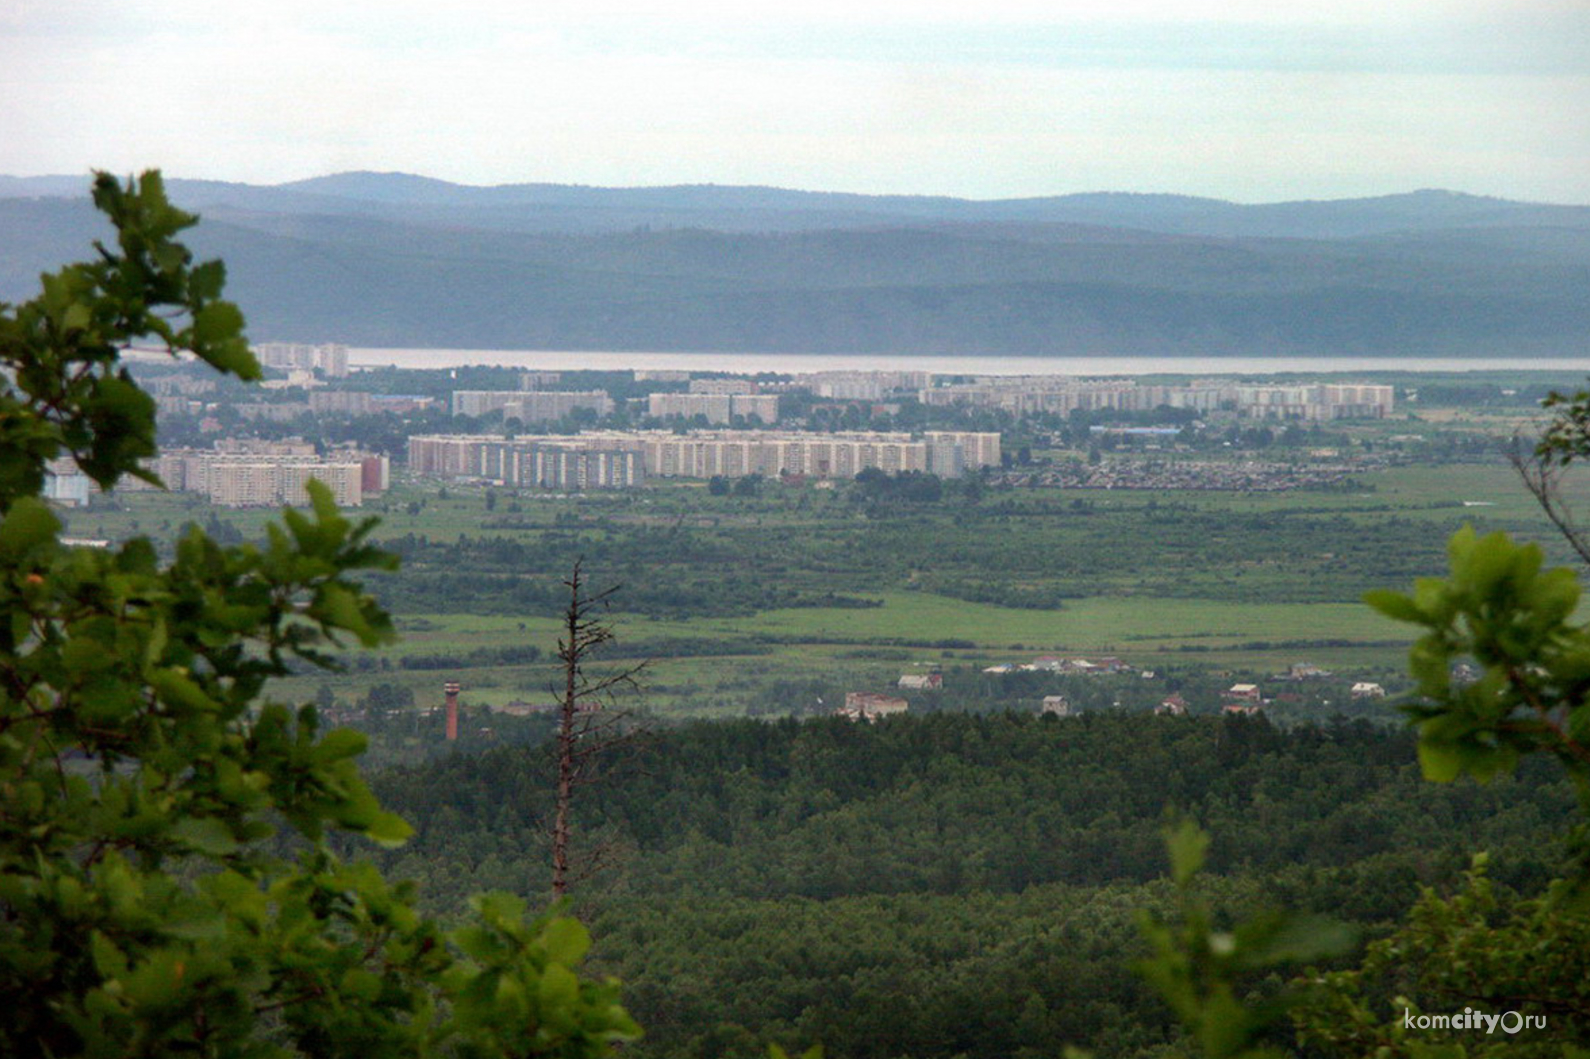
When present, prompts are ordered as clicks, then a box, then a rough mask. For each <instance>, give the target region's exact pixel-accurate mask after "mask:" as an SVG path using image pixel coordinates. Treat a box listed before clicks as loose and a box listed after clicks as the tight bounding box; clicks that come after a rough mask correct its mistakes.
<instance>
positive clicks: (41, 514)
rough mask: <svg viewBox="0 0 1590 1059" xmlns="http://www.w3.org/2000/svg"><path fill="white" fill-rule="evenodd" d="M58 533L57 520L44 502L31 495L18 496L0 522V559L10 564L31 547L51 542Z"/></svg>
mask: <svg viewBox="0 0 1590 1059" xmlns="http://www.w3.org/2000/svg"><path fill="white" fill-rule="evenodd" d="M60 532H61V521H60V519H58V518H56V517H55V515H54V514H52V513H51V512H50V509H49V508H48V507H47V506H46V505H45V503H44V501H42V500H40V499H38V498H37V497H32V496H25V497H22V498H20V499H18V500H17V502H16V503H15V504H12V505H11V510H10V511H8V512H7V513H6V517H5V520H4V521H3V522H0V560H3V561H5V562H9V563H14V562H16V561H17V559H19V558H20V557H21V556H23V555H25V554H27V553H28V552H29V551H32V550H33V549H34V548H37V547H39V546H40V545H42V544H47V543H49V542H51V541H53V540H54V539H55V536H56V534H58V533H60Z"/></svg>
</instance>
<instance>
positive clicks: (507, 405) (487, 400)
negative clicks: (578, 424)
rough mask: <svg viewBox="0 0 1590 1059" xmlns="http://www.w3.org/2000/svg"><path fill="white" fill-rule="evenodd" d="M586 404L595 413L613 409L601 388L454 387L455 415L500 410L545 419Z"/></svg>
mask: <svg viewBox="0 0 1590 1059" xmlns="http://www.w3.org/2000/svg"><path fill="white" fill-rule="evenodd" d="M580 408H589V409H591V410H593V411H595V412H596V414H597V415H603V416H605V415H608V414H609V413H611V412H612V411H613V399H612V398H611V397H609V396H607V394H606V392H604V391H602V390H454V391H453V414H454V415H455V416H483V415H486V414H487V413H490V412H501V413H502V417H503V418H504V419H517V420H519V422H521V423H549V422H552V421H553V420H556V419H562V418H563V417H564V416H566V415H568V414H569V413H570V412H573V411H575V410H576V409H580Z"/></svg>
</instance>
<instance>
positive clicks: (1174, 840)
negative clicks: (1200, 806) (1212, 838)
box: [1165, 820, 1209, 886]
mask: <svg viewBox="0 0 1590 1059" xmlns="http://www.w3.org/2000/svg"><path fill="white" fill-rule="evenodd" d="M1165 848H1166V851H1167V852H1169V854H1170V874H1171V878H1172V879H1174V880H1175V881H1176V885H1177V886H1186V885H1187V884H1188V883H1190V882H1192V878H1193V876H1194V875H1197V874H1198V872H1200V871H1201V870H1203V866H1204V857H1205V855H1206V854H1207V853H1208V852H1209V834H1208V832H1206V831H1204V829H1203V828H1201V827H1199V826H1198V825H1197V824H1196V823H1194V822H1193V821H1191V820H1183V821H1182V822H1181V823H1179V824H1177V825H1176V826H1175V827H1174V828H1172V829H1171V830H1169V831H1167V832H1166V833H1165Z"/></svg>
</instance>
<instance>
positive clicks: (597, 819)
mask: <svg viewBox="0 0 1590 1059" xmlns="http://www.w3.org/2000/svg"><path fill="white" fill-rule="evenodd" d="M1544 765H1545V763H1543V762H1530V763H1526V766H1525V767H1524V768H1523V769H1522V770H1521V771H1520V772H1519V774H1518V775H1517V776H1516V777H1511V778H1504V779H1501V780H1498V781H1497V782H1495V783H1494V784H1492V785H1490V786H1486V787H1481V786H1477V785H1475V784H1471V783H1458V784H1447V785H1438V784H1431V783H1428V782H1425V781H1423V780H1422V779H1421V778H1420V777H1419V774H1418V767H1417V765H1416V764H1415V762H1414V751H1413V741H1412V738H1411V737H1410V736H1409V735H1407V734H1406V733H1403V732H1393V731H1388V730H1386V729H1383V728H1377V727H1372V726H1370V725H1368V724H1364V723H1351V724H1349V723H1340V724H1332V725H1327V726H1324V727H1319V728H1312V727H1306V728H1300V729H1295V730H1279V729H1277V728H1274V727H1272V726H1271V725H1270V724H1269V723H1268V722H1266V721H1264V720H1263V719H1262V718H1258V719H1248V718H1230V719H1219V718H1209V719H1196V718H1169V717H1154V716H1147V715H1141V714H1134V715H1127V714H1113V715H1112V714H1097V715H1084V716H1082V717H1078V718H1067V719H1055V718H1043V719H1040V718H1038V717H1035V716H1031V715H1008V714H1007V715H986V716H975V715H966V714H937V715H930V716H924V717H901V718H891V719H887V720H885V721H884V722H882V723H879V724H877V725H875V726H873V725H856V724H851V723H849V722H845V721H840V720H815V721H806V722H797V721H793V720H786V721H779V722H773V723H763V722H755V721H741V722H725V723H717V724H690V725H685V726H681V727H676V728H667V729H661V730H657V731H654V732H652V733H650V734H649V735H646V736H644V737H642V738H640V739H638V740H636V741H634V742H633V743H631V744H629V745H627V746H624V747H621V748H619V749H618V750H616V751H615V752H613V753H612V754H610V755H609V756H608V759H607V761H606V765H605V768H604V770H603V771H604V774H605V778H604V780H603V781H602V782H600V783H598V784H596V785H594V786H591V787H588V788H586V789H584V790H583V791H582V792H581V794H580V797H579V800H578V801H577V803H576V807H575V817H576V820H577V826H578V829H579V833H580V836H581V841H582V842H583V843H584V848H585V849H586V851H589V850H591V849H592V848H594V847H597V846H600V847H601V848H603V849H604V850H605V851H606V852H607V854H608V860H607V866H606V867H604V868H602V869H601V870H600V871H598V872H597V874H596V875H594V876H593V877H592V878H590V879H589V880H588V881H586V882H585V883H583V884H582V886H581V887H580V888H579V890H578V892H579V894H580V905H581V911H582V914H583V915H585V916H587V917H588V918H589V919H590V920H591V921H592V922H593V924H594V929H595V932H596V935H597V938H598V946H599V949H600V951H601V952H602V954H603V959H604V960H605V961H606V965H607V967H608V968H610V969H611V970H613V971H614V972H615V973H617V974H619V975H621V976H622V977H623V978H624V980H625V982H626V984H627V990H628V992H627V995H628V996H629V997H630V998H631V1009H632V1010H633V1011H634V1013H635V1014H636V1016H637V1018H639V1019H640V1021H641V1022H642V1023H643V1024H645V1025H646V1026H647V1028H648V1038H647V1041H646V1042H645V1043H644V1044H643V1045H642V1046H641V1048H640V1049H638V1050H637V1052H636V1054H637V1055H645V1056H660V1057H669V1059H672V1057H675V1056H679V1057H683V1056H689V1055H707V1054H712V1055H731V1056H741V1055H744V1056H747V1057H749V1056H754V1055H757V1054H763V1053H764V1052H765V1045H764V1044H762V1043H759V1042H765V1041H767V1040H768V1039H778V1040H782V1041H784V1042H786V1043H789V1044H795V1043H799V1042H802V1041H804V1042H806V1043H810V1042H811V1041H814V1040H822V1041H824V1042H825V1044H826V1045H827V1046H828V1048H829V1052H830V1054H834V1055H844V1056H853V1057H858V1059H869V1057H878V1059H884V1057H888V1056H914V1057H917V1059H936V1057H944V1059H949V1057H951V1056H954V1055H957V1054H968V1055H1018V1054H1020V1055H1031V1056H1037V1055H1057V1054H1060V1052H1061V1048H1062V1046H1063V1045H1064V1044H1080V1045H1086V1046H1089V1047H1092V1048H1094V1049H1095V1051H1096V1054H1098V1055H1100V1056H1129V1055H1138V1054H1147V1053H1148V1052H1151V1051H1152V1050H1153V1049H1154V1048H1155V1047H1157V1046H1162V1045H1163V1043H1164V1041H1165V1039H1166V1035H1167V1034H1168V1033H1170V1032H1171V1031H1170V1029H1169V1022H1168V1016H1167V1014H1166V1012H1165V1011H1164V1009H1163V1007H1162V1006H1161V1005H1160V1004H1159V1003H1158V1002H1157V1001H1155V1000H1153V999H1152V998H1150V997H1149V996H1148V995H1147V993H1146V992H1145V990H1144V989H1143V988H1142V987H1141V986H1140V985H1139V984H1138V983H1137V982H1136V980H1135V979H1134V978H1133V977H1132V976H1131V974H1130V973H1129V971H1128V970H1127V963H1128V961H1129V959H1130V956H1131V954H1132V952H1133V951H1135V950H1134V946H1135V938H1136V933H1135V927H1134V920H1133V916H1134V914H1135V911H1136V910H1137V909H1140V908H1144V907H1153V906H1159V905H1160V904H1161V903H1162V901H1163V899H1164V896H1165V894H1164V889H1163V887H1162V885H1161V884H1160V883H1159V882H1158V881H1157V880H1158V879H1159V877H1160V876H1161V875H1162V874H1163V873H1164V870H1165V860H1164V852H1163V844H1162V841H1161V838H1160V828H1161V826H1162V824H1163V822H1164V820H1165V814H1166V812H1167V810H1177V811H1181V812H1186V813H1191V814H1192V815H1194V816H1195V817H1196V818H1198V819H1199V820H1200V821H1201V822H1202V823H1203V824H1204V825H1205V826H1206V827H1207V828H1208V829H1209V831H1210V832H1211V833H1212V835H1213V837H1214V845H1213V849H1212V867H1213V869H1214V871H1215V872H1216V875H1214V876H1211V879H1210V881H1209V886H1210V888H1211V893H1212V894H1213V895H1214V896H1215V897H1216V899H1217V901H1218V902H1220V903H1222V904H1224V905H1225V906H1226V907H1231V908H1241V907H1245V906H1251V905H1252V904H1253V903H1255V902H1261V903H1275V904H1281V905H1285V906H1287V907H1292V908H1301V909H1313V910H1321V911H1326V912H1329V913H1330V914H1332V915H1336V916H1341V917H1346V918H1348V919H1350V920H1353V921H1355V922H1358V923H1360V924H1364V925H1365V926H1366V927H1367V929H1368V930H1369V931H1370V932H1371V933H1373V931H1375V930H1376V929H1378V928H1379V927H1380V926H1381V925H1383V924H1385V923H1388V922H1390V921H1392V920H1395V919H1397V918H1399V917H1400V916H1401V915H1402V914H1403V913H1404V912H1405V911H1406V909H1407V907H1408V906H1409V905H1410V904H1411V903H1412V901H1413V899H1414V897H1415V896H1416V888H1417V884H1419V883H1420V882H1426V883H1445V882H1449V881H1450V880H1451V879H1452V878H1453V877H1455V875H1456V873H1457V872H1458V871H1459V870H1460V868H1461V867H1462V866H1463V865H1464V864H1466V862H1467V857H1468V854H1469V853H1471V852H1473V851H1475V850H1479V849H1489V850H1490V851H1492V853H1493V854H1494V863H1495V869H1494V875H1495V876H1496V877H1497V878H1499V879H1501V880H1503V881H1506V882H1511V883H1514V884H1517V885H1520V886H1522V887H1524V888H1526V889H1527V888H1529V887H1531V886H1538V885H1539V884H1540V883H1541V882H1542V881H1543V880H1544V879H1546V878H1547V877H1548V876H1549V875H1550V874H1551V873H1552V871H1553V870H1555V869H1556V868H1557V867H1558V866H1559V858H1560V857H1561V855H1562V851H1561V850H1560V848H1559V847H1558V846H1557V844H1556V841H1555V839H1554V838H1552V837H1551V836H1554V835H1556V834H1557V833H1558V832H1559V831H1560V830H1561V824H1562V821H1563V820H1565V819H1567V818H1568V817H1569V816H1570V815H1571V813H1572V805H1573V797H1572V793H1571V790H1570V789H1569V787H1568V785H1567V784H1565V783H1563V782H1562V781H1561V780H1560V778H1559V777H1558V775H1557V774H1556V773H1555V772H1554V771H1553V770H1552V769H1551V768H1550V767H1540V766H1544ZM378 792H379V794H380V795H381V797H382V800H383V801H384V802H385V803H386V804H387V805H388V806H389V807H391V808H394V809H396V810H398V811H400V812H401V813H402V814H403V815H404V816H405V817H407V818H408V819H409V820H410V822H411V823H413V824H414V825H415V827H416V830H417V834H416V837H415V839H414V840H413V841H412V842H411V844H410V845H409V846H408V847H406V848H405V849H403V850H401V851H399V852H397V853H395V854H393V855H392V865H391V866H392V867H394V868H396V869H397V870H398V871H400V872H401V873H403V874H406V875H410V876H413V877H416V878H419V879H421V880H422V881H423V883H424V885H425V889H426V893H427V894H428V895H429V899H430V900H433V901H436V902H439V903H443V904H445V903H446V901H447V900H448V895H450V894H456V893H462V892H468V891H469V890H470V889H473V888H478V887H480V886H495V887H506V888H510V889H516V890H520V891H522V892H529V893H541V892H544V887H545V885H546V880H547V870H546V866H545V860H546V856H545V848H546V843H545V839H544V834H545V826H544V825H545V816H546V813H547V811H548V809H549V807H550V803H551V777H550V772H549V762H548V760H547V758H546V756H545V755H544V754H543V753H541V752H540V751H537V750H527V749H525V748H501V749H498V750H494V751H490V752H487V753H485V754H483V755H481V756H479V757H474V756H464V755H460V756H458V757H455V758H453V759H451V760H448V761H445V762H442V763H439V764H436V765H433V766H430V767H426V768H423V769H414V770H407V771H403V772H401V773H394V774H389V775H387V776H385V777H384V778H382V779H381V780H380V782H379V784H378ZM1155 1054H1157V1053H1155Z"/></svg>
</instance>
